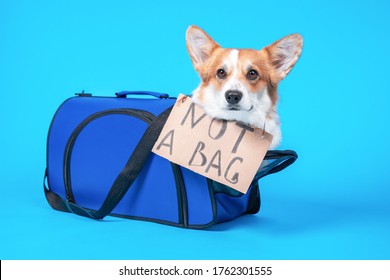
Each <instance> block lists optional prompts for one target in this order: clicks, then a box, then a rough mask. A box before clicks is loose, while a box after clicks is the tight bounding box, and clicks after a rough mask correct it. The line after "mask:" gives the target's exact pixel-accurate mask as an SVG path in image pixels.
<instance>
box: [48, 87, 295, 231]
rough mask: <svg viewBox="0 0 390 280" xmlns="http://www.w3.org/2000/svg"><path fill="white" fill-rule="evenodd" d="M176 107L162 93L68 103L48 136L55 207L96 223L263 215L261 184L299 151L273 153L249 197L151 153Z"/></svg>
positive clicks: (197, 221) (196, 223)
mask: <svg viewBox="0 0 390 280" xmlns="http://www.w3.org/2000/svg"><path fill="white" fill-rule="evenodd" d="M144 95H148V96H154V97H153V98H145V97H144ZM174 103H175V98H171V97H169V96H168V95H167V94H160V93H154V92H120V93H117V96H116V97H94V96H92V95H91V94H86V93H84V92H83V93H81V94H78V96H75V97H73V98H70V99H68V100H66V101H65V102H64V103H63V104H62V105H61V106H60V107H59V109H58V110H57V112H56V114H55V116H54V118H53V120H52V123H51V126H50V130H49V134H48V139H47V168H46V174H45V180H44V181H45V183H44V190H45V195H46V198H47V200H48V202H49V204H50V205H51V206H52V207H53V208H54V209H56V210H60V211H65V212H72V213H75V214H78V215H82V216H86V217H89V218H93V219H102V218H104V217H105V216H106V215H112V216H117V217H123V218H129V219H137V220H145V221H153V222H158V223H163V224H168V225H174V226H179V227H185V228H195V229H202V228H207V227H209V226H211V225H214V224H216V223H220V222H224V221H229V220H232V219H234V218H237V217H239V216H241V215H243V214H247V213H248V214H253V213H257V212H258V211H259V209H260V193H259V186H258V180H259V179H260V178H261V177H264V176H266V175H268V174H271V173H275V172H278V171H280V170H282V169H284V168H285V167H287V166H288V165H290V164H292V163H293V162H294V161H295V160H296V158H297V154H296V153H295V152H293V151H268V152H267V155H266V157H265V160H264V161H263V163H262V166H261V167H260V169H259V172H258V173H257V175H256V177H255V178H254V180H253V182H252V184H251V186H250V188H249V190H248V192H247V193H246V194H242V193H239V192H237V191H235V190H233V189H231V188H229V187H227V186H224V185H221V184H219V183H217V182H214V181H212V180H210V179H208V178H205V177H203V176H201V175H199V174H196V173H194V172H192V171H190V170H188V169H185V168H183V167H180V166H178V165H176V164H174V163H171V162H169V161H168V160H166V159H164V158H161V157H159V156H157V155H155V154H153V153H151V149H152V147H153V145H154V143H155V142H156V140H157V138H158V136H159V134H160V131H161V129H162V127H163V125H164V123H165V121H166V119H167V117H168V115H169V112H170V108H171V106H173V105H174Z"/></svg>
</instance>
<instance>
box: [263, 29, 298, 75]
mask: <svg viewBox="0 0 390 280" xmlns="http://www.w3.org/2000/svg"><path fill="white" fill-rule="evenodd" d="M302 47H303V38H302V36H301V35H299V34H293V35H289V36H286V37H283V38H282V39H280V40H278V41H276V42H275V43H273V44H272V45H270V46H268V47H266V48H265V49H266V51H267V52H268V53H269V55H270V58H271V63H272V66H273V67H274V69H275V73H276V74H277V76H278V78H279V80H282V79H284V77H286V76H287V74H288V73H289V72H290V71H291V69H292V68H293V66H294V65H295V63H296V62H297V61H298V59H299V57H300V56H301V53H302Z"/></svg>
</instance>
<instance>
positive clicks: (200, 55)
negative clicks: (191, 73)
mask: <svg viewBox="0 0 390 280" xmlns="http://www.w3.org/2000/svg"><path fill="white" fill-rule="evenodd" d="M186 45H187V49H188V53H189V54H190V57H191V60H192V63H193V64H194V67H195V69H196V70H199V68H200V67H201V66H202V65H203V64H204V63H205V62H206V61H207V59H208V58H209V57H210V55H211V53H212V52H213V50H214V49H215V48H217V47H219V45H218V44H217V43H216V42H215V41H214V40H213V39H212V38H211V37H210V36H209V35H208V34H207V33H206V32H204V31H203V30H202V29H200V28H199V27H197V26H194V25H191V26H189V27H188V29H187V33H186Z"/></svg>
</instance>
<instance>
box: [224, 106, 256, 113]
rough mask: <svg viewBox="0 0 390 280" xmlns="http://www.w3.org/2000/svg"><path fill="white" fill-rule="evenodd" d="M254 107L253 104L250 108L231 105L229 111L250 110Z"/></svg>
mask: <svg viewBox="0 0 390 280" xmlns="http://www.w3.org/2000/svg"><path fill="white" fill-rule="evenodd" d="M252 109H253V105H252V106H251V107H250V108H249V109H245V108H241V107H240V106H234V105H233V106H229V107H228V108H227V110H228V111H245V112H250V111H252Z"/></svg>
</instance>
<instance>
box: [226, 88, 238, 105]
mask: <svg viewBox="0 0 390 280" xmlns="http://www.w3.org/2000/svg"><path fill="white" fill-rule="evenodd" d="M241 98H242V92H241V91H239V90H228V91H226V92H225V99H226V101H227V102H228V103H229V104H231V105H235V104H237V103H238V102H240V100H241Z"/></svg>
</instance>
